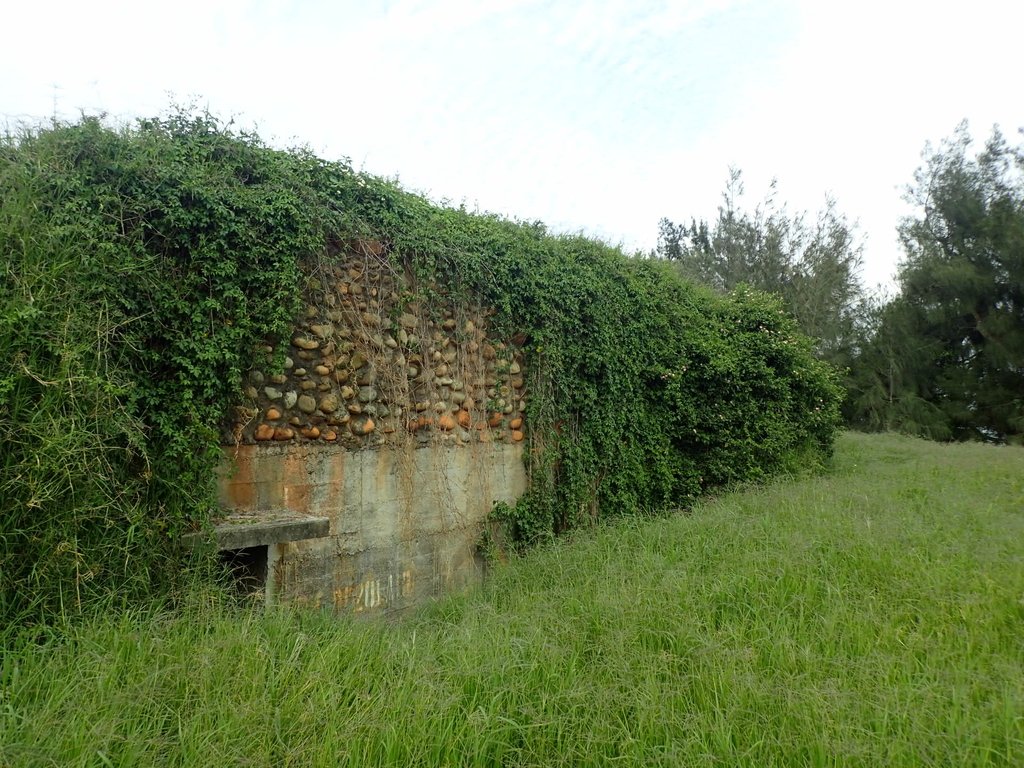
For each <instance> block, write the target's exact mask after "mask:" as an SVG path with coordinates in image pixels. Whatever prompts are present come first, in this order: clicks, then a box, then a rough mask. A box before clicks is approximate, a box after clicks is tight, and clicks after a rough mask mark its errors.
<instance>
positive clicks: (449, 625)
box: [0, 435, 1024, 766]
mask: <svg viewBox="0 0 1024 768" xmlns="http://www.w3.org/2000/svg"><path fill="white" fill-rule="evenodd" d="M0 691H2V693H0V764H5V763H6V764H10V765H15V766H20V765H60V766H75V765H83V766H85V765H267V766H269V765H275V766H276V765H324V766H336V765H538V766H540V765H544V766H549V765H567V766H568V765H609V764H611V765H614V764H621V765H727V766H792V765H811V766H831V765H865V766H878V765H914V766H918V765H957V766H982V765H1006V766H1019V765H1022V764H1024V451H1022V450H1021V449H1019V448H997V447H992V446H982V445H957V446H943V445H937V444H934V443H926V442H922V441H914V440H911V439H908V438H902V437H894V436H884V435H883V436H864V435H846V436H844V437H843V438H842V439H841V440H840V442H839V444H838V447H837V454H836V458H835V466H834V469H833V471H832V473H831V475H830V476H828V477H818V478H811V479H799V480H793V481H789V482H780V483H777V484H773V485H770V486H766V487H763V488H754V489H751V490H747V491H742V492H736V493H731V494H727V495H723V496H722V497H721V498H719V499H717V500H712V501H709V502H707V503H705V504H704V505H702V506H701V507H699V508H698V509H695V510H694V511H693V512H692V513H691V514H689V515H686V516H677V517H672V518H669V519H662V520H657V521H651V522H640V521H634V522H624V523H622V524H618V525H614V526H608V527H606V528H601V529H599V530H597V531H594V532H592V533H588V534H580V535H577V536H576V537H575V538H574V539H573V540H568V541H562V542H557V543H555V544H554V545H552V546H550V547H547V548H544V549H542V550H540V551H537V552H534V553H532V554H530V555H528V556H526V557H525V558H523V559H521V560H519V561H516V562H514V563H512V564H511V565H509V566H507V567H502V568H499V569H498V570H497V572H496V573H495V574H494V575H493V577H492V578H491V580H490V581H489V583H488V584H487V585H486V587H485V588H483V589H480V590H478V591H475V592H473V593H470V594H468V595H464V596H462V597H457V598H453V599H449V600H445V601H441V602H439V603H437V604H436V605H434V606H431V607H429V608H427V609H425V610H424V611H422V612H420V613H418V614H416V615H414V616H411V617H406V618H404V619H402V620H400V621H397V622H392V623H385V622H365V621H352V620H350V619H346V618H338V617H332V616H330V615H327V614H321V613H308V612H306V613H304V612H297V611H290V610H284V609H281V610H275V611H271V612H268V613H266V614H262V613H258V612H246V611H238V610H234V609H230V608H228V607H225V605H224V604H223V603H222V602H221V601H219V600H218V599H215V598H209V599H206V600H204V599H203V598H202V597H201V596H197V597H196V598H195V599H194V600H193V601H192V602H191V603H190V604H188V605H187V606H185V607H184V608H179V609H178V610H177V611H176V612H174V613H169V612H163V611H160V610H157V609H153V610H152V611H150V612H145V613H131V614H121V615H116V616H107V617H101V618H98V619H96V620H94V621H92V622H87V623H85V624H84V625H76V626H74V627H69V628H67V629H66V630H64V631H62V632H55V633H53V634H52V635H51V636H50V637H48V638H46V639H40V638H32V639H31V640H29V639H23V640H22V641H21V642H20V643H18V644H16V647H15V649H14V650H13V652H11V653H9V654H8V655H7V656H6V657H5V658H4V661H3V666H2V671H0Z"/></svg>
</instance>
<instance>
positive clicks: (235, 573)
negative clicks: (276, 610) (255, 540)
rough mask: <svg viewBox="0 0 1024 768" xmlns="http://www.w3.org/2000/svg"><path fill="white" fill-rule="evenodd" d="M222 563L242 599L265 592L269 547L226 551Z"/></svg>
mask: <svg viewBox="0 0 1024 768" xmlns="http://www.w3.org/2000/svg"><path fill="white" fill-rule="evenodd" d="M220 562H221V564H222V565H223V566H224V568H225V570H226V571H227V573H228V574H229V576H230V579H231V584H232V585H233V586H234V588H235V592H237V594H238V595H239V596H240V597H252V596H254V595H258V594H261V593H263V592H264V590H265V589H266V586H267V545H266V544H264V545H262V546H258V547H244V548H242V549H224V550H221V552H220Z"/></svg>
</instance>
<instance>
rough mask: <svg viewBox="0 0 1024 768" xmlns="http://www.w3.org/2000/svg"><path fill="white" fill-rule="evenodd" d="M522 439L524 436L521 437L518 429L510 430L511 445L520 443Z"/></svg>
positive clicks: (521, 434)
mask: <svg viewBox="0 0 1024 768" xmlns="http://www.w3.org/2000/svg"><path fill="white" fill-rule="evenodd" d="M523 437H524V435H523V433H522V431H521V430H518V429H513V430H512V442H513V443H518V442H520V441H521V440H522V439H523Z"/></svg>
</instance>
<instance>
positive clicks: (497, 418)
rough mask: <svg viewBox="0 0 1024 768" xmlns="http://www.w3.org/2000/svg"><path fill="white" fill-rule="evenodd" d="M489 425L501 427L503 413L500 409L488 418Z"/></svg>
mask: <svg viewBox="0 0 1024 768" xmlns="http://www.w3.org/2000/svg"><path fill="white" fill-rule="evenodd" d="M487 426H488V427H500V426H501V413H500V412H499V411H495V412H494V413H492V414H491V417H490V418H489V419H487Z"/></svg>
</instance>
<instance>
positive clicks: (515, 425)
mask: <svg viewBox="0 0 1024 768" xmlns="http://www.w3.org/2000/svg"><path fill="white" fill-rule="evenodd" d="M508 425H509V426H510V427H511V428H512V429H522V428H523V420H522V419H521V418H517V419H512V421H510V422H509V423H508Z"/></svg>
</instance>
